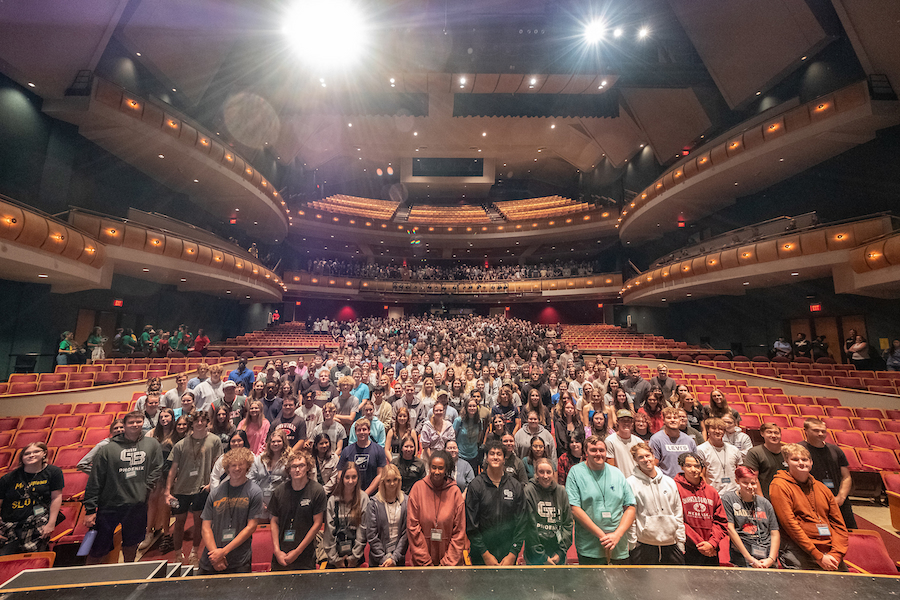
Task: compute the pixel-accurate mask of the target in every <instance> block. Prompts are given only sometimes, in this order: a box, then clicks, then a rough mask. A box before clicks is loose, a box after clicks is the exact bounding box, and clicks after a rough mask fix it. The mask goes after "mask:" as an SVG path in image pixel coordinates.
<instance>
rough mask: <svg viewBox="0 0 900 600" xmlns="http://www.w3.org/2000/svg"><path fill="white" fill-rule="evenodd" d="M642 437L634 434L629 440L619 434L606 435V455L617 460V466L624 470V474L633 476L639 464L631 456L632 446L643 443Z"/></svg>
mask: <svg viewBox="0 0 900 600" xmlns="http://www.w3.org/2000/svg"><path fill="white" fill-rule="evenodd" d="M641 441H642V440H641V438H639V437H638V436H636V435H632V436H631V438H630V439H629V440H628V441H625V440H623V439H622V438H620V437H619V435H618V434H616V433H614V434H612V435H608V436H606V457H607V458H612V459H613V460H615V461H616V468H617V469H619V470H620V471H622V475H625V476H626V477H631V475H632V474H633V473H634V468H635V467H636V466H637V462H635V460H634V457H633V456H631V448H632V446H634V445H635V444H639V443H641Z"/></svg>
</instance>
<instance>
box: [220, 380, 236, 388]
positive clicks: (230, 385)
mask: <svg viewBox="0 0 900 600" xmlns="http://www.w3.org/2000/svg"><path fill="white" fill-rule="evenodd" d="M233 387H237V384H236V383H235V382H233V381H231V380H230V379H229V380H228V381H226V382H225V383H223V384H222V388H223V389H224V388H233Z"/></svg>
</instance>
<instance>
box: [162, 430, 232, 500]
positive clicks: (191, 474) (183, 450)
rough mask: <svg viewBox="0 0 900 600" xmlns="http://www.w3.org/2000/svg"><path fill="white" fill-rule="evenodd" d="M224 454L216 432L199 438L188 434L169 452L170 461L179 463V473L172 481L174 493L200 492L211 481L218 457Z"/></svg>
mask: <svg viewBox="0 0 900 600" xmlns="http://www.w3.org/2000/svg"><path fill="white" fill-rule="evenodd" d="M221 454H222V442H221V440H219V436H217V435H216V434H214V433H207V434H206V437H205V438H203V439H201V440H198V439H194V437H193V436H192V435H191V434H188V435H187V436H186V437H185V438H184V439H183V440H181V441H179V442H178V443H177V444H175V446H174V447H173V448H172V452H170V453H169V462H172V463H176V462H177V463H178V473H176V475H175V481H174V482H173V483H172V490H171V492H172V495H173V496H174V495H176V494H178V495H188V494H199V493H200V488H202V487H203V486H205V485H207V484H208V483H209V476H210V473H212V468H213V465H214V464H215V463H216V459H217V458H219V455H221Z"/></svg>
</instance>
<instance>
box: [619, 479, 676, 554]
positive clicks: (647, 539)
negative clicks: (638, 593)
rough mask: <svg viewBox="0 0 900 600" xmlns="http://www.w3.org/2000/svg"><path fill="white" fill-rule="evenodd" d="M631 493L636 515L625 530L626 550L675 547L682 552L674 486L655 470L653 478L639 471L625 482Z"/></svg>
mask: <svg viewBox="0 0 900 600" xmlns="http://www.w3.org/2000/svg"><path fill="white" fill-rule="evenodd" d="M627 481H628V485H630V486H631V491H632V492H633V493H634V500H635V508H636V509H637V514H636V516H635V519H634V523H633V524H632V525H631V529H630V530H629V531H628V548H629V550H631V549H633V548H635V547H637V545H638V544H639V543H641V544H648V545H651V546H671V545H673V544H677V545H678V549H679V550H681V551H682V552H684V535H685V534H684V521H683V520H682V509H681V497H680V496H679V495H678V486H676V485H675V482H674V481H673V480H672V478H671V477H669V476H668V475H664V474H663V472H662V471H661V470H660V469H659V468H657V469H656V476H655V477H653V478H650V477H648V476H647V475H645V474H644V472H643V471H641V470H640V469H635V470H634V475H632V476H631V477H629V478H628V479H627Z"/></svg>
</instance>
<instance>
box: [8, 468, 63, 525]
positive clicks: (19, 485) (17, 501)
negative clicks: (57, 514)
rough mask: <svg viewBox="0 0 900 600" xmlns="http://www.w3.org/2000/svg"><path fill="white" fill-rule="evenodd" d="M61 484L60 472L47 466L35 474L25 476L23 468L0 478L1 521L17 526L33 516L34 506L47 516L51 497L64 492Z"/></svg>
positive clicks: (61, 475) (58, 469) (61, 473)
mask: <svg viewBox="0 0 900 600" xmlns="http://www.w3.org/2000/svg"><path fill="white" fill-rule="evenodd" d="M63 484H64V482H63V472H62V469H60V468H59V467H57V466H55V465H47V466H46V467H44V468H43V469H41V470H40V471H38V472H37V473H26V472H25V469H24V468H22V467H19V468H18V469H15V470H14V471H10V472H9V473H7V474H6V475H4V476H3V477H0V499H2V501H3V507H2V509H0V518H2V519H3V521H5V522H7V523H18V522H21V521H24V520H25V519H27V518H28V517H29V516H31V515H33V514H34V509H35V507H36V506H38V507H43V509H44V511H45V512H47V513H49V512H50V494H51V492H55V491H56V490H61V489H63ZM38 510H40V509H38Z"/></svg>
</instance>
